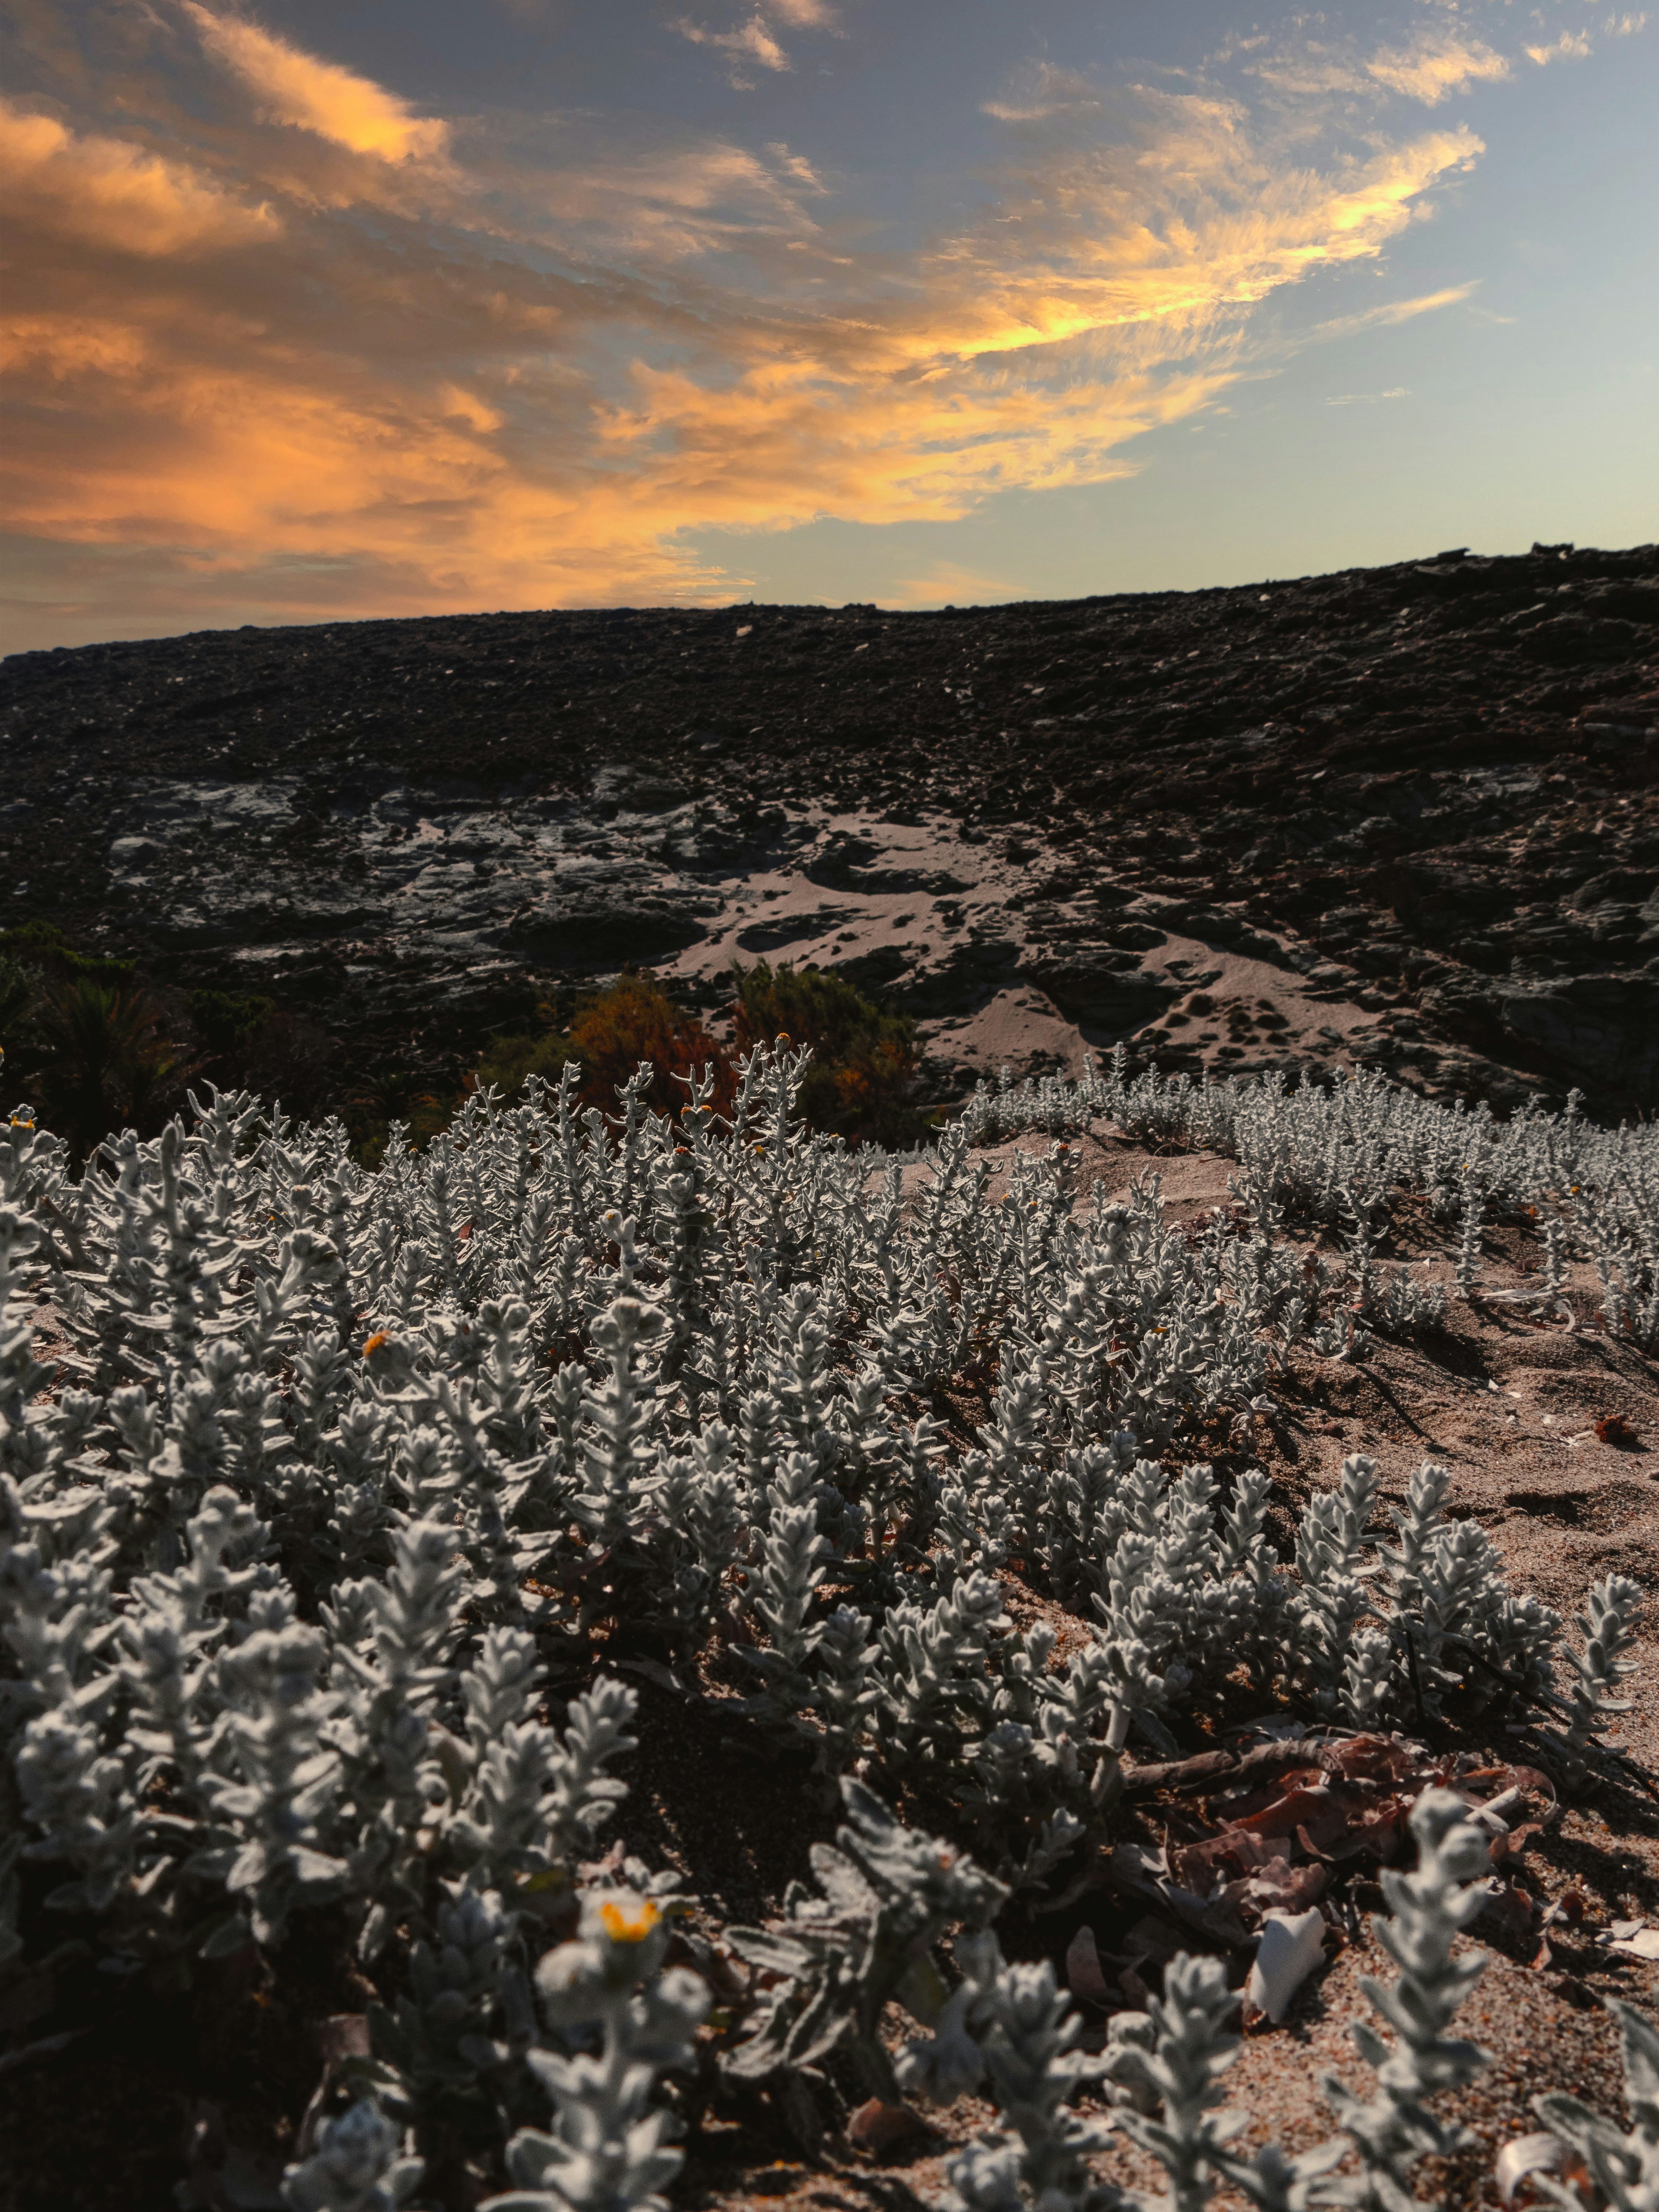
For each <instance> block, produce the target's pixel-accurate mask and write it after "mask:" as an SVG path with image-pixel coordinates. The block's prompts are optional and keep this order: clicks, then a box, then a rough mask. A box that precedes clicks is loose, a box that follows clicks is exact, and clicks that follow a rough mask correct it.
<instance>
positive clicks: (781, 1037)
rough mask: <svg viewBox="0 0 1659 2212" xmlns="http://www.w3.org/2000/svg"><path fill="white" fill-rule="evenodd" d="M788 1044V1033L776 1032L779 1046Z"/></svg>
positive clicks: (783, 1031) (784, 1031) (785, 1031)
mask: <svg viewBox="0 0 1659 2212" xmlns="http://www.w3.org/2000/svg"><path fill="white" fill-rule="evenodd" d="M778 1042H779V1043H780V1044H787V1043H788V1042H789V1032H788V1030H779V1031H778Z"/></svg>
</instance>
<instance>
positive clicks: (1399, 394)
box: [1325, 384, 1412, 407]
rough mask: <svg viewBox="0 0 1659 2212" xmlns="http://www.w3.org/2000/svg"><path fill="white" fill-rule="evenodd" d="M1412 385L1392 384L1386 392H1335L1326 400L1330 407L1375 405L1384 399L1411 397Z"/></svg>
mask: <svg viewBox="0 0 1659 2212" xmlns="http://www.w3.org/2000/svg"><path fill="white" fill-rule="evenodd" d="M1411 396H1412V395H1411V386H1409V385H1406V384H1393V385H1390V386H1389V389H1388V390H1387V391H1386V392H1331V393H1330V394H1329V395H1328V398H1327V399H1326V401H1325V404H1326V405H1327V406H1328V407H1375V406H1376V404H1377V403H1378V402H1379V401H1381V400H1383V399H1409V398H1411Z"/></svg>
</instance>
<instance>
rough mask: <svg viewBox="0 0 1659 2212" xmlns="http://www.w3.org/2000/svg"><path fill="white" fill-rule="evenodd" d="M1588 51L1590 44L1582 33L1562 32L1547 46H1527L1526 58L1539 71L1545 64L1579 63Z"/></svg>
mask: <svg viewBox="0 0 1659 2212" xmlns="http://www.w3.org/2000/svg"><path fill="white" fill-rule="evenodd" d="M1589 51H1590V42H1589V40H1588V39H1587V38H1586V37H1585V36H1584V33H1583V32H1582V31H1563V32H1562V33H1561V35H1560V37H1559V39H1557V40H1554V41H1553V44H1551V45H1549V46H1528V48H1527V56H1528V59H1529V60H1531V61H1534V62H1536V63H1537V64H1538V65H1539V67H1540V68H1542V67H1543V66H1544V64H1546V63H1547V62H1581V61H1583V60H1584V59H1585V58H1586V57H1587V56H1588V54H1589Z"/></svg>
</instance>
